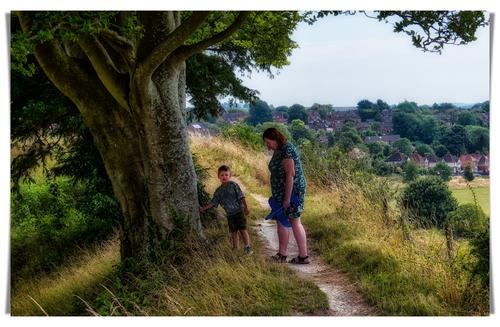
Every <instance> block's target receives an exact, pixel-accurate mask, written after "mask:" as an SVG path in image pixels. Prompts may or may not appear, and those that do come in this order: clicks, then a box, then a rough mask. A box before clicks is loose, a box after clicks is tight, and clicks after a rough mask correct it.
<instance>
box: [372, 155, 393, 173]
mask: <svg viewBox="0 0 500 327" xmlns="http://www.w3.org/2000/svg"><path fill="white" fill-rule="evenodd" d="M372 165H373V169H374V170H375V173H376V174H377V175H379V176H389V175H391V173H392V167H391V165H390V164H388V163H386V162H385V161H384V160H380V159H379V160H375V161H374V162H373V164H372Z"/></svg>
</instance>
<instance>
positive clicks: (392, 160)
mask: <svg viewBox="0 0 500 327" xmlns="http://www.w3.org/2000/svg"><path fill="white" fill-rule="evenodd" d="M406 160H407V157H406V156H405V155H404V154H403V153H401V152H399V151H397V152H395V153H393V154H392V155H391V156H390V157H389V158H387V159H386V160H385V162H387V163H388V164H391V165H401V164H403V163H404V162H405V161H406Z"/></svg>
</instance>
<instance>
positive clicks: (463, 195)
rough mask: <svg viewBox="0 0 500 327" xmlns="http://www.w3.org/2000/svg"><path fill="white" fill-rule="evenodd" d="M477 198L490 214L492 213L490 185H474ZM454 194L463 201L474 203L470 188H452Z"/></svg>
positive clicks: (485, 211) (459, 200) (460, 201)
mask: <svg viewBox="0 0 500 327" xmlns="http://www.w3.org/2000/svg"><path fill="white" fill-rule="evenodd" d="M472 190H474V193H475V194H476V200H477V202H478V204H479V205H480V206H481V208H482V209H483V210H484V213H486V214H487V215H488V216H489V215H490V187H489V186H486V187H473V188H472ZM451 191H452V193H453V196H454V197H455V198H456V199H457V200H458V202H459V203H460V204H462V203H474V198H473V195H472V192H471V190H470V189H468V188H461V189H451Z"/></svg>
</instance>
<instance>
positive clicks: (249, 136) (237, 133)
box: [221, 124, 264, 150]
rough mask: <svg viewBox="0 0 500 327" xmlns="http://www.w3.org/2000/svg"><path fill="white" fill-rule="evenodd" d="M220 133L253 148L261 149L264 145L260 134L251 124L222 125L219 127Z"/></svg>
mask: <svg viewBox="0 0 500 327" xmlns="http://www.w3.org/2000/svg"><path fill="white" fill-rule="evenodd" d="M221 133H222V136H224V137H226V138H229V139H235V140H238V141H239V142H241V143H242V144H243V145H246V146H249V147H251V148H253V149H255V150H262V149H263V147H264V142H263V141H262V137H261V135H259V134H258V133H257V132H256V131H255V129H254V128H253V127H252V126H250V125H247V124H234V125H228V126H224V127H222V128H221Z"/></svg>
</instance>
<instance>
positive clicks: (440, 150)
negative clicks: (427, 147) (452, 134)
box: [433, 143, 449, 158]
mask: <svg viewBox="0 0 500 327" xmlns="http://www.w3.org/2000/svg"><path fill="white" fill-rule="evenodd" d="M433 147H434V153H435V154H436V156H438V157H439V158H442V157H444V156H445V155H446V154H447V153H449V152H448V149H447V148H446V147H445V146H444V145H442V144H439V143H437V144H436V145H434V146H433Z"/></svg>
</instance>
